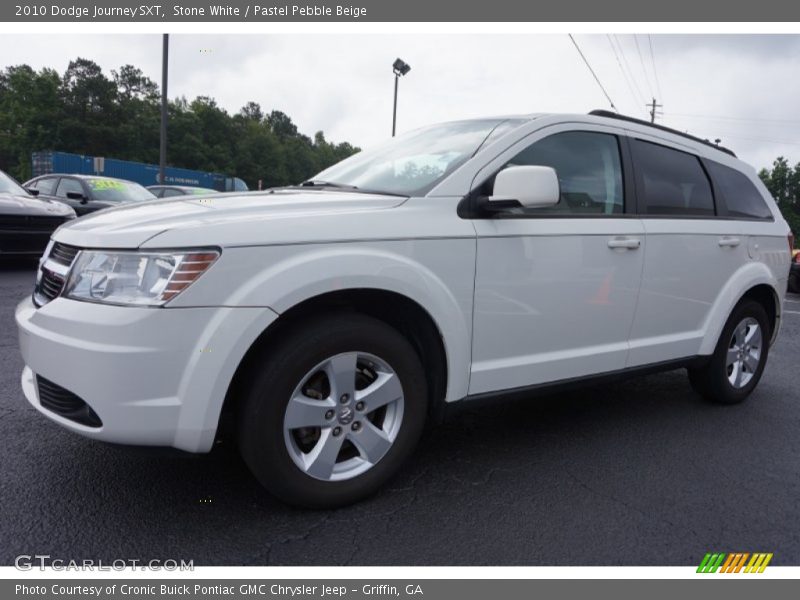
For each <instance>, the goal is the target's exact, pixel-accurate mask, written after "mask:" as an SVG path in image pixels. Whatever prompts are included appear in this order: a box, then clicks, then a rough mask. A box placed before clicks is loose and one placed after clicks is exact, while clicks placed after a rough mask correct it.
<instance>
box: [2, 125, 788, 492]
mask: <svg viewBox="0 0 800 600" xmlns="http://www.w3.org/2000/svg"><path fill="white" fill-rule="evenodd" d="M787 241H788V243H787ZM790 244H791V236H790V233H789V228H788V226H787V224H786V222H785V221H784V219H783V218H782V217H781V214H780V212H779V211H778V209H777V206H776V204H775V202H774V201H773V199H772V198H771V197H770V196H769V193H768V192H767V190H766V189H765V188H764V186H763V185H762V183H761V182H760V181H759V179H758V177H757V176H756V174H755V172H754V170H753V169H752V168H750V167H749V166H747V165H745V164H744V163H742V162H741V161H739V160H737V159H736V157H735V156H734V155H733V154H732V153H731V152H730V151H727V150H725V149H724V148H720V147H717V146H714V145H711V144H708V143H706V142H704V141H702V140H699V139H696V138H693V137H691V136H688V135H685V134H681V133H678V132H674V131H671V130H667V129H665V128H663V127H658V126H651V125H650V124H647V123H642V122H639V121H636V120H633V119H629V118H625V117H619V116H616V115H612V114H608V113H603V112H600V111H597V112H595V113H592V114H590V115H574V116H565V115H530V116H523V117H504V118H487V119H478V120H469V121H459V122H452V123H445V124H442V125H435V126H432V127H427V128H424V129H420V130H417V131H413V132H411V133H409V134H406V135H404V136H401V137H398V138H395V139H393V140H392V141H391V142H389V143H387V144H385V145H384V146H382V147H379V148H377V149H375V150H372V151H367V152H362V153H360V154H357V155H355V156H352V157H350V158H348V159H347V160H345V161H343V162H341V163H339V164H337V165H334V166H333V167H331V168H329V169H327V170H325V171H323V172H322V173H320V174H319V175H318V176H316V177H315V178H314V179H312V180H309V181H307V182H305V183H303V184H302V185H298V186H295V187H287V188H280V189H272V190H268V191H266V192H258V193H248V194H228V195H222V196H213V197H212V196H209V197H206V198H203V197H200V198H194V197H191V198H189V197H185V198H179V199H170V200H156V201H150V202H145V203H137V204H135V205H130V206H123V207H119V208H114V209H110V210H106V211H102V212H100V213H97V214H96V215H93V216H89V217H85V218H82V219H78V220H76V221H75V222H73V223H70V224H67V225H64V226H62V227H61V228H60V229H58V230H57V231H56V233H55V234H54V235H53V239H52V240H51V242H50V245H49V247H48V248H47V250H46V252H45V255H44V257H43V258H42V261H41V264H40V269H39V271H38V275H37V280H36V284H35V289H34V292H33V294H32V297H30V298H28V299H26V300H24V301H23V302H22V303H21V304H20V305H19V307H18V308H17V312H16V319H17V323H18V326H19V336H20V345H21V348H22V354H23V356H24V359H25V364H26V366H25V369H24V371H23V373H22V387H23V390H24V393H25V396H26V397H27V399H28V400H29V401H30V402H31V404H33V406H35V407H36V408H37V409H38V410H39V411H41V412H42V413H43V414H44V415H46V416H47V417H49V418H50V419H52V420H54V421H56V422H57V423H59V424H60V425H62V426H64V427H66V428H68V429H71V430H73V431H75V432H77V433H80V434H82V435H85V436H88V437H91V438H95V439H99V440H107V441H110V442H119V443H126V444H143V445H156V446H172V447H175V448H179V449H183V450H187V451H189V452H206V451H208V450H209V449H210V448H211V447H212V444H213V442H214V440H215V438H216V436H217V434H218V429H219V424H220V421H221V417H222V416H223V415H224V416H225V417H228V416H230V417H231V421H232V422H234V423H235V424H236V431H235V437H236V440H237V441H238V444H239V447H240V449H241V453H242V455H243V456H244V459H245V461H246V462H247V464H248V465H249V467H250V468H251V469H252V471H253V473H254V474H255V475H256V476H257V478H258V479H259V480H260V481H261V482H262V483H263V485H264V486H266V487H267V488H268V489H269V490H270V491H271V492H272V493H274V494H275V495H277V496H278V497H280V498H282V499H283V500H285V501H287V502H290V503H294V504H300V505H305V506H335V505H341V504H344V503H348V502H352V501H354V500H357V499H359V498H361V497H363V496H365V495H366V494H369V493H371V492H373V491H375V490H376V489H377V488H378V487H379V486H380V485H381V484H383V483H384V482H385V481H386V480H387V479H388V478H389V477H390V476H391V475H392V474H393V473H394V472H395V471H396V470H397V469H398V467H399V466H400V464H401V463H402V462H403V461H404V460H405V459H406V458H407V457H408V456H409V454H410V453H411V451H412V449H413V448H414V445H415V443H416V442H417V439H418V438H419V436H420V433H421V431H422V428H423V425H424V423H425V420H426V418H428V416H429V415H431V414H437V410H438V408H440V407H441V406H444V405H445V403H450V402H456V401H461V400H464V399H469V398H474V397H477V396H480V397H485V396H488V395H498V396H501V395H503V394H507V393H509V392H511V391H516V392H519V391H525V390H533V389H539V388H541V387H543V386H545V385H547V386H549V385H551V384H560V383H564V382H574V381H575V380H580V379H588V378H594V377H597V376H606V375H625V374H629V373H635V372H639V371H642V370H653V369H654V368H658V369H672V368H678V367H683V368H687V369H688V372H689V378H690V381H691V384H692V386H693V387H694V389H695V390H696V391H697V392H699V393H700V394H701V395H702V396H704V397H705V398H707V399H709V400H712V401H715V402H721V403H727V404H731V403H735V402H740V401H742V400H744V399H745V398H746V397H747V396H748V395H749V394H750V393H751V392H752V391H753V389H754V388H755V386H756V384H757V383H758V381H759V379H760V377H761V374H762V372H763V369H764V365H765V363H766V361H767V354H768V352H769V348H770V344H771V343H772V341H773V340H774V339H775V336H776V334H777V331H778V327H779V324H780V319H781V310H782V302H783V300H782V297H783V292H784V290H785V289H786V282H787V277H788V271H789V262H790V261H789V249H790ZM226 420H227V419H226Z"/></svg>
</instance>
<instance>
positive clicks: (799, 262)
mask: <svg viewBox="0 0 800 600" xmlns="http://www.w3.org/2000/svg"><path fill="white" fill-rule="evenodd" d="M789 291H790V292H792V293H794V294H800V251H798V250H795V251H794V252H792V267H791V268H790V269H789Z"/></svg>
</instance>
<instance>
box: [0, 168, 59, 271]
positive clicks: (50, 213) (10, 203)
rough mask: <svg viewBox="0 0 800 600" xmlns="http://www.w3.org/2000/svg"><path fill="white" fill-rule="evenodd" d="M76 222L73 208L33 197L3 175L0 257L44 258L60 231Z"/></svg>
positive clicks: (0, 186)
mask: <svg viewBox="0 0 800 600" xmlns="http://www.w3.org/2000/svg"><path fill="white" fill-rule="evenodd" d="M74 218H75V211H74V210H72V209H71V208H70V207H69V206H64V205H63V204H61V203H60V202H54V201H52V200H47V199H39V198H37V197H36V196H33V195H31V194H29V193H28V192H26V191H25V189H24V188H23V187H22V186H21V185H20V184H18V183H17V182H16V181H14V179H12V178H11V177H9V176H8V175H6V174H5V173H3V172H2V171H0V256H7V255H12V256H18V255H29V256H41V254H42V252H43V251H44V249H45V247H46V246H47V243H48V242H49V241H50V235H51V234H52V233H53V231H54V230H55V229H56V227H58V226H59V225H61V224H62V223H64V222H66V221H69V220H70V219H74Z"/></svg>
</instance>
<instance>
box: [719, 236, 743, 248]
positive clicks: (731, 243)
mask: <svg viewBox="0 0 800 600" xmlns="http://www.w3.org/2000/svg"><path fill="white" fill-rule="evenodd" d="M719 245H720V248H735V247H736V246H738V245H739V238H736V237H728V236H725V237H721V238H719Z"/></svg>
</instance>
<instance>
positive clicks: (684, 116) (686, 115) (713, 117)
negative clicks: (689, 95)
mask: <svg viewBox="0 0 800 600" xmlns="http://www.w3.org/2000/svg"><path fill="white" fill-rule="evenodd" d="M665 116H670V117H678V118H682V119H711V120H715V121H742V122H751V123H794V124H800V120H799V119H759V118H755V117H733V116H725V115H698V114H691V113H673V112H670V113H666V115H665Z"/></svg>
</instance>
